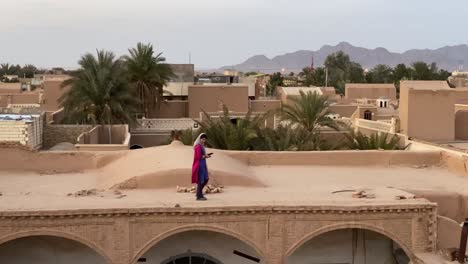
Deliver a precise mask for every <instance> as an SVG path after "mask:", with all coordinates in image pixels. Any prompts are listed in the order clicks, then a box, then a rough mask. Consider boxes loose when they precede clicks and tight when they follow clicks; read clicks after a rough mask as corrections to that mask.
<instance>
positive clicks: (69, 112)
mask: <svg viewBox="0 0 468 264" xmlns="http://www.w3.org/2000/svg"><path fill="white" fill-rule="evenodd" d="M78 63H79V65H80V66H81V67H80V69H78V70H77V71H76V72H74V73H73V74H72V78H70V79H68V80H66V81H64V82H63V83H62V87H70V89H68V90H67V91H66V92H65V93H64V94H63V95H62V96H61V97H60V98H59V102H60V105H61V107H63V108H64V112H65V122H66V123H85V124H89V123H91V124H101V125H104V124H115V123H132V122H133V121H134V120H135V115H134V113H135V110H136V105H137V103H138V101H137V99H135V96H134V94H133V93H132V91H131V89H130V87H129V84H128V81H127V79H126V75H125V70H124V67H123V63H122V61H121V60H118V59H115V55H114V54H113V53H112V52H108V51H102V50H101V51H97V57H95V56H94V55H92V54H90V53H87V54H85V55H84V56H82V57H81V59H80V61H79V62H78Z"/></svg>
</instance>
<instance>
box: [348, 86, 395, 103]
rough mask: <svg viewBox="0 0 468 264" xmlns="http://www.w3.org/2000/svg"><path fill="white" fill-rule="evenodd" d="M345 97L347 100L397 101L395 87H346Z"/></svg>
mask: <svg viewBox="0 0 468 264" xmlns="http://www.w3.org/2000/svg"><path fill="white" fill-rule="evenodd" d="M345 96H346V98H347V99H359V98H367V99H379V98H380V97H382V96H383V97H386V98H388V99H391V100H396V88H395V87H378V86H377V87H346V88H345Z"/></svg>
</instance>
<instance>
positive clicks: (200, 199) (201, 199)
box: [197, 197, 208, 201]
mask: <svg viewBox="0 0 468 264" xmlns="http://www.w3.org/2000/svg"><path fill="white" fill-rule="evenodd" d="M206 200H208V199H206V197H200V198H197V201H206Z"/></svg>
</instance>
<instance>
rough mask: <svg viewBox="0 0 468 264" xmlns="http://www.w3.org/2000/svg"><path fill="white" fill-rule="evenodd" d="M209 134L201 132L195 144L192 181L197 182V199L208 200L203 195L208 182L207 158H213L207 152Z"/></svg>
mask: <svg viewBox="0 0 468 264" xmlns="http://www.w3.org/2000/svg"><path fill="white" fill-rule="evenodd" d="M206 140H207V136H206V134H205V133H201V134H200V135H199V136H198V137H197V139H196V140H195V143H194V144H193V149H194V152H195V153H194V157H193V165H192V183H196V184H197V201H206V198H205V197H204V196H203V188H204V187H205V186H206V184H207V183H208V180H209V178H208V167H207V165H206V159H208V158H211V154H212V153H209V154H206V151H205V143H206Z"/></svg>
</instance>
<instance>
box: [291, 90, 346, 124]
mask: <svg viewBox="0 0 468 264" xmlns="http://www.w3.org/2000/svg"><path fill="white" fill-rule="evenodd" d="M290 100H291V103H290V104H286V105H284V106H283V120H285V121H288V122H290V123H291V124H292V125H296V126H298V127H299V128H302V129H304V130H305V131H307V132H309V133H317V132H318V129H319V128H321V127H330V128H333V129H338V125H337V123H336V122H335V121H334V120H333V119H332V118H330V117H329V116H328V115H329V114H330V113H331V112H330V110H329V108H328V106H329V105H328V101H327V97H325V96H321V95H319V94H318V93H316V92H310V91H308V92H307V93H304V92H303V91H300V96H299V97H292V98H291V99H290Z"/></svg>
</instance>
